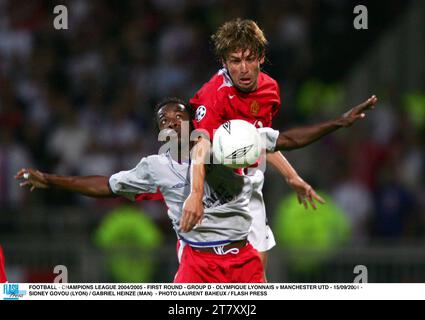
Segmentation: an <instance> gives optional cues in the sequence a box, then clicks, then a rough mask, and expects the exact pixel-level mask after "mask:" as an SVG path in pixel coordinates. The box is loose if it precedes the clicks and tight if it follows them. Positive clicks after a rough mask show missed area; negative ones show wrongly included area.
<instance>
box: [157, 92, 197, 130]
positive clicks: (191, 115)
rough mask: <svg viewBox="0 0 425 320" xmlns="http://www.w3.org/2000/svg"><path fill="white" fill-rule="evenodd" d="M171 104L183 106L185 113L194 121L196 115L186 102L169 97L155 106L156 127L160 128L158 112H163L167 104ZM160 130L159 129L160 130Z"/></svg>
mask: <svg viewBox="0 0 425 320" xmlns="http://www.w3.org/2000/svg"><path fill="white" fill-rule="evenodd" d="M170 103H175V104H181V105H182V106H184V109H185V112H187V114H188V115H189V118H190V120H193V118H194V116H195V114H194V112H193V109H192V107H191V106H190V104H189V103H186V102H185V101H184V100H182V99H180V98H177V97H167V98H164V99H162V100H161V101H160V102H158V103H157V104H156V105H155V111H154V117H155V119H154V120H155V125H156V127H158V121H157V120H158V112H159V110H161V108H162V107H164V106H166V105H167V104H170ZM158 129H159V128H158Z"/></svg>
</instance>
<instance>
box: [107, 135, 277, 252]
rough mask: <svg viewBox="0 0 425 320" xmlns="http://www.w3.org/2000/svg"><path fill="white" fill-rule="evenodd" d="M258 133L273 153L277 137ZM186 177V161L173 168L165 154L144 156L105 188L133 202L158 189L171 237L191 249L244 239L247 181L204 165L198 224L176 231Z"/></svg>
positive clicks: (248, 216)
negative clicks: (202, 207)
mask: <svg viewBox="0 0 425 320" xmlns="http://www.w3.org/2000/svg"><path fill="white" fill-rule="evenodd" d="M259 131H260V133H261V134H262V136H263V137H264V138H265V146H266V148H267V150H269V151H273V150H274V147H275V144H276V140H277V136H278V134H279V132H278V131H275V130H273V129H270V128H262V129H259ZM190 172H191V170H190V163H189V162H183V163H179V162H177V161H175V160H174V159H173V158H172V157H171V155H170V154H169V153H168V152H167V153H164V154H160V155H151V156H148V157H145V158H143V159H142V160H141V161H140V162H139V163H138V164H137V166H136V167H135V168H133V169H131V170H129V171H121V172H119V173H116V174H114V175H112V176H111V177H110V179H109V184H110V187H111V190H112V192H114V193H115V194H117V195H121V196H124V197H126V198H128V199H130V200H133V201H134V200H135V197H136V196H137V195H139V194H141V193H154V192H156V191H157V189H158V188H159V190H160V191H161V193H162V195H163V197H164V199H165V202H166V204H167V206H168V216H169V218H170V219H171V221H172V224H173V228H174V230H175V232H176V233H177V236H178V237H179V239H182V240H183V241H185V242H186V243H188V244H190V245H191V246H194V247H213V246H220V245H226V244H228V243H230V242H232V241H237V240H242V239H245V238H247V236H248V232H249V230H250V227H251V222H252V215H251V214H250V210H249V202H250V199H251V194H252V187H253V186H252V182H251V179H250V178H249V177H247V176H243V175H238V174H236V173H235V172H234V171H233V170H232V169H230V168H227V167H224V166H221V165H207V166H206V178H205V186H204V198H203V203H204V216H203V219H202V221H201V223H200V224H199V225H198V226H196V227H195V228H194V229H192V230H191V231H189V232H186V233H185V232H182V231H181V230H180V227H179V224H180V219H181V216H182V209H183V205H184V201H185V200H186V198H187V197H188V196H189V194H190V190H191V186H190V181H191V179H190Z"/></svg>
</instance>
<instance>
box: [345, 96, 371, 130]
mask: <svg viewBox="0 0 425 320" xmlns="http://www.w3.org/2000/svg"><path fill="white" fill-rule="evenodd" d="M377 102H378V98H377V97H376V96H375V95H373V96H371V97H370V98H369V99H367V100H366V101H365V102H363V103H361V104H359V105H358V106H355V107H354V108H352V109H351V110H349V111H347V112H346V113H344V114H343V115H342V116H341V118H340V122H341V125H342V126H343V127H350V126H351V125H352V124H353V123H354V122H356V121H357V120H359V119H363V118H365V117H366V113H365V112H366V111H367V110H370V109H374V108H375V105H376V103H377Z"/></svg>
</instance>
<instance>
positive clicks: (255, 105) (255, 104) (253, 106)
mask: <svg viewBox="0 0 425 320" xmlns="http://www.w3.org/2000/svg"><path fill="white" fill-rule="evenodd" d="M249 110H250V112H251V113H252V114H253V115H254V116H256V115H257V114H258V111H260V105H259V103H258V102H257V101H255V100H254V101H253V102H252V103H251V106H250V107H249Z"/></svg>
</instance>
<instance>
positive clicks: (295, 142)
mask: <svg viewBox="0 0 425 320" xmlns="http://www.w3.org/2000/svg"><path fill="white" fill-rule="evenodd" d="M342 127H343V124H342V123H341V119H339V118H337V119H334V120H329V121H325V122H322V123H319V124H315V125H311V126H305V127H299V128H293V129H289V130H286V131H283V132H281V133H280V134H279V137H278V139H277V143H276V150H293V149H298V148H302V147H304V146H306V145H308V144H310V143H312V142H314V141H316V140H318V139H320V138H321V137H323V136H325V135H327V134H329V133H331V132H333V131H335V130H338V129H339V128H342Z"/></svg>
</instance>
